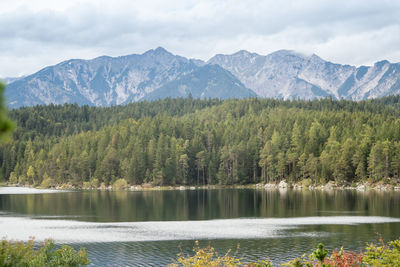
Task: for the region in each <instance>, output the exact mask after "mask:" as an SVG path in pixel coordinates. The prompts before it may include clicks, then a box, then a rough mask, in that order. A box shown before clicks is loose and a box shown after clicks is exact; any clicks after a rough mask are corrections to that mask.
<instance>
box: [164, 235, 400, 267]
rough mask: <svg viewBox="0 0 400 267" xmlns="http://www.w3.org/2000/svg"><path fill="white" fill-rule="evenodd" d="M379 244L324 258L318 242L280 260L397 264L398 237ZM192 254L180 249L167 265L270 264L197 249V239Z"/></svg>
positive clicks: (292, 264)
mask: <svg viewBox="0 0 400 267" xmlns="http://www.w3.org/2000/svg"><path fill="white" fill-rule="evenodd" d="M380 242H381V244H380V245H376V244H367V246H366V248H365V251H362V252H359V253H356V252H354V251H346V250H344V249H343V248H341V249H340V251H333V252H332V254H331V255H330V256H329V257H328V250H326V249H325V248H324V245H323V244H319V245H318V248H317V249H316V250H315V251H313V252H312V253H311V254H310V255H308V257H307V256H306V254H304V255H303V256H301V257H299V258H296V259H293V260H291V261H289V262H286V263H281V265H283V266H288V267H347V266H352V267H361V266H382V267H383V266H387V267H389V266H400V239H398V240H395V241H391V242H389V243H388V244H385V243H384V242H383V240H382V239H381V240H380ZM193 251H194V252H195V255H193V256H186V257H185V255H184V254H183V252H181V253H180V254H178V258H177V259H176V263H173V264H170V265H169V267H179V266H185V267H189V266H213V267H222V266H251V267H270V266H271V267H272V262H271V261H269V260H261V261H258V262H256V263H254V262H250V263H243V262H241V260H240V259H238V258H236V257H235V256H230V255H229V254H230V250H228V252H227V253H226V254H225V255H224V256H218V254H217V253H216V252H215V250H214V248H212V247H210V246H209V247H207V248H200V247H199V243H198V241H196V243H195V247H194V249H193Z"/></svg>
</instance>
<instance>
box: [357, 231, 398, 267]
mask: <svg viewBox="0 0 400 267" xmlns="http://www.w3.org/2000/svg"><path fill="white" fill-rule="evenodd" d="M380 241H381V246H377V245H375V244H368V245H367V248H366V250H367V251H366V252H365V255H364V258H363V261H364V263H366V264H369V265H372V266H400V239H397V240H395V241H391V242H389V245H387V244H385V243H384V242H383V240H382V238H381V240H380Z"/></svg>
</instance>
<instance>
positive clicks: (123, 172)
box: [0, 96, 400, 186]
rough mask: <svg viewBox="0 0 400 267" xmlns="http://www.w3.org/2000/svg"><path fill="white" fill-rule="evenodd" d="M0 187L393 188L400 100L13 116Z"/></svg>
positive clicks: (182, 103) (213, 104)
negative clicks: (281, 184) (304, 184)
mask: <svg viewBox="0 0 400 267" xmlns="http://www.w3.org/2000/svg"><path fill="white" fill-rule="evenodd" d="M8 117H9V118H10V119H11V120H13V121H14V123H15V124H16V127H15V130H14V132H13V136H12V138H11V140H10V141H9V142H7V143H2V144H0V164H1V166H0V167H1V169H0V180H3V181H9V182H10V183H13V184H15V183H21V184H30V185H41V184H47V185H49V186H51V185H56V184H67V183H69V184H72V185H76V186H82V184H83V183H85V182H86V183H88V182H89V183H93V184H95V185H98V184H99V183H104V184H105V185H109V184H112V183H114V182H115V181H116V180H118V179H120V178H123V179H125V180H126V181H127V182H128V183H129V184H131V185H136V184H143V183H150V184H152V185H215V184H221V185H232V184H253V183H270V182H277V181H280V180H283V179H284V180H286V181H288V182H290V183H296V182H298V181H301V180H304V179H309V180H310V181H312V183H315V184H324V183H326V182H329V181H334V182H336V183H337V184H351V183H354V182H357V181H367V180H370V181H374V182H376V181H390V180H391V179H393V180H396V179H398V178H399V173H400V97H399V96H390V97H385V98H381V99H375V100H365V101H360V102H354V101H348V100H333V99H331V98H326V99H319V100H312V101H305V100H279V99H259V98H251V99H242V100H225V101H221V100H217V99H208V100H200V99H193V98H191V97H189V98H186V99H183V98H178V99H164V100H159V101H154V102H138V103H131V104H128V105H126V106H112V107H103V108H101V107H92V106H81V107H80V106H78V105H76V104H65V105H46V106H35V107H24V108H19V109H15V110H11V111H9V113H8Z"/></svg>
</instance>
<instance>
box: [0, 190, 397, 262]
mask: <svg viewBox="0 0 400 267" xmlns="http://www.w3.org/2000/svg"><path fill="white" fill-rule="evenodd" d="M0 235H1V236H7V237H8V238H12V239H23V240H26V239H28V238H29V236H35V237H36V240H39V241H40V240H44V239H46V238H49V237H50V238H53V239H54V240H56V242H58V243H68V244H70V245H72V246H74V247H77V248H78V247H80V246H84V247H86V249H87V252H88V255H89V258H90V260H91V261H92V263H93V264H92V265H93V266H158V265H165V264H168V263H171V262H172V261H173V259H174V258H175V257H176V254H177V253H179V252H180V251H181V249H182V250H183V251H185V252H191V249H192V247H193V245H194V240H199V241H200V245H201V246H206V245H208V244H211V245H212V246H213V247H215V248H216V249H217V251H219V252H220V254H223V253H225V252H226V251H227V250H228V249H233V251H235V250H236V247H237V246H238V245H239V246H240V249H239V250H238V252H237V253H238V256H239V257H242V259H243V260H244V261H250V260H256V259H259V258H265V257H269V258H270V259H271V260H273V261H274V262H275V263H279V262H283V261H285V260H289V259H291V258H294V257H295V256H299V255H301V254H303V253H304V252H310V251H312V250H313V249H315V248H316V246H317V244H318V243H320V242H322V243H324V244H325V245H326V246H327V247H328V248H329V249H339V248H340V246H342V245H343V246H344V248H345V249H354V250H359V249H361V248H363V247H364V246H365V243H366V242H376V241H377V239H378V238H379V236H382V237H383V238H384V239H385V240H393V239H396V238H398V237H399V236H400V192H378V191H371V192H357V191H350V190H346V191H330V192H321V191H292V190H288V191H279V190H273V191H264V190H251V189H223V190H193V191H192V190H186V191H148V192H125V191H123V192H109V191H83V192H81V191H79V192H57V193H54V192H51V193H47V192H46V191H38V192H35V194H30V193H29V192H24V194H15V193H13V192H12V190H10V191H5V192H3V193H2V192H1V191H0Z"/></svg>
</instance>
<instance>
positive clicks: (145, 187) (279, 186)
mask: <svg viewBox="0 0 400 267" xmlns="http://www.w3.org/2000/svg"><path fill="white" fill-rule="evenodd" d="M1 187H9V188H21V189H27V188H30V189H35V190H43V191H44V190H51V191H53V192H54V191H57V192H62V191H65V190H82V191H90V190H99V191H138V192H140V191H172V190H177V191H185V190H217V189H253V190H281V191H282V190H295V191H303V190H308V191H314V190H319V191H333V190H355V191H400V184H398V183H397V184H395V185H393V184H384V183H379V182H378V183H368V182H365V183H357V184H355V185H336V184H334V183H331V182H329V183H327V184H320V185H307V184H306V185H304V184H302V182H300V183H296V184H290V183H286V182H285V181H281V182H279V183H266V184H264V183H258V184H246V185H201V186H195V185H178V186H177V185H175V186H172V185H171V186H154V185H151V184H142V185H130V186H129V185H128V186H126V187H123V188H115V187H113V186H112V185H109V186H98V187H83V186H76V185H72V184H62V185H58V186H53V187H47V188H44V187H41V186H33V185H20V184H8V183H4V184H0V188H1Z"/></svg>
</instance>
